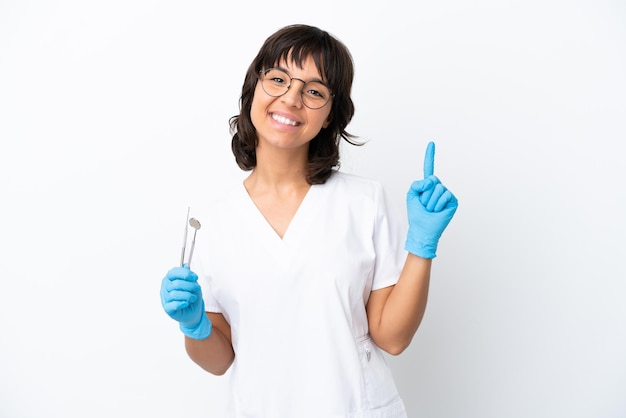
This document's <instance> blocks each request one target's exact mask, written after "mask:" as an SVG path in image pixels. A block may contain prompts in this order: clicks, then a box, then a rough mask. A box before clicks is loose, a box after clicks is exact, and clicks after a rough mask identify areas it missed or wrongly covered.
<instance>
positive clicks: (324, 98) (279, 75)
mask: <svg viewBox="0 0 626 418" xmlns="http://www.w3.org/2000/svg"><path fill="white" fill-rule="evenodd" d="M259 74H260V78H261V87H263V91H264V92H265V93H267V94H268V95H270V96H272V97H280V96H282V95H283V94H285V93H287V91H289V88H291V84H292V82H293V80H298V81H301V82H302V84H303V86H302V90H300V96H301V97H302V103H303V104H304V105H305V106H306V107H308V108H309V109H321V108H322V107H324V106H326V103H328V102H329V101H330V98H331V97H335V95H334V94H333V93H331V91H330V88H329V87H328V86H327V85H326V84H324V83H323V82H321V81H316V80H311V81H304V80H302V79H300V78H292V77H291V76H289V74H287V73H286V72H285V71H283V70H279V69H278V68H269V69H267V70H261V71H259Z"/></svg>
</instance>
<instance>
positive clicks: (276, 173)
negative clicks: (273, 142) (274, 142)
mask: <svg viewBox="0 0 626 418" xmlns="http://www.w3.org/2000/svg"><path fill="white" fill-rule="evenodd" d="M256 151H257V152H256V157H257V164H256V167H255V168H254V170H253V171H252V173H251V174H250V176H249V177H248V180H249V182H254V183H256V184H264V185H267V186H270V187H271V186H273V187H289V186H295V187H301V186H302V185H305V184H308V183H307V181H306V173H307V164H308V148H305V147H303V148H300V149H297V150H275V149H273V150H272V152H265V151H264V150H263V147H257V150H256ZM248 180H247V181H248Z"/></svg>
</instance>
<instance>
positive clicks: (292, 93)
mask: <svg viewBox="0 0 626 418" xmlns="http://www.w3.org/2000/svg"><path fill="white" fill-rule="evenodd" d="M294 81H299V82H300V83H302V85H301V86H300V87H299V88H298V86H294ZM304 84H305V83H304V80H301V79H299V78H292V79H291V82H290V83H289V88H288V89H287V92H286V93H285V94H283V95H282V96H281V97H282V98H283V101H284V102H285V103H287V104H288V105H290V106H296V107H302V104H303V103H302V88H304Z"/></svg>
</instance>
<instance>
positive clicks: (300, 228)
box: [239, 182, 323, 245]
mask: <svg viewBox="0 0 626 418" xmlns="http://www.w3.org/2000/svg"><path fill="white" fill-rule="evenodd" d="M322 187H323V185H319V184H312V185H311V187H309V190H307V192H306V194H305V195H304V197H303V198H302V201H301V202H300V205H299V206H298V209H297V210H296V212H295V213H294V215H293V217H292V218H291V221H290V222H289V225H288V226H287V229H286V230H285V233H284V234H283V237H282V238H281V237H280V235H279V234H278V233H277V232H276V231H275V230H274V228H273V227H272V225H271V224H270V223H269V222H268V220H267V219H266V218H265V216H263V213H261V211H260V210H259V208H258V206H257V205H256V204H255V203H254V200H253V199H252V197H251V196H250V194H249V193H248V190H247V189H246V187H245V185H244V184H243V182H242V183H241V184H240V186H239V190H240V192H241V198H242V200H243V201H244V202H245V203H244V205H245V207H244V210H245V214H246V216H250V220H251V222H250V223H251V224H252V227H253V228H254V231H255V233H258V234H262V235H263V236H264V237H266V238H267V242H278V243H281V244H282V245H292V244H295V243H297V242H299V241H301V240H302V239H303V236H304V235H305V234H306V230H307V229H308V228H309V227H310V225H311V220H312V217H313V215H314V214H315V201H316V198H315V196H316V195H317V194H318V193H319V191H320V189H321V188H322ZM264 241H266V240H264Z"/></svg>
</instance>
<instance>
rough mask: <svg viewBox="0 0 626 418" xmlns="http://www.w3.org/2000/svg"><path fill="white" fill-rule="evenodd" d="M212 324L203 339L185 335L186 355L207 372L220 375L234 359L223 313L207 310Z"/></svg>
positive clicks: (227, 325)
mask: <svg viewBox="0 0 626 418" xmlns="http://www.w3.org/2000/svg"><path fill="white" fill-rule="evenodd" d="M206 315H207V316H208V317H209V320H210V321H211V323H212V324H213V330H212V331H211V335H209V337H208V338H206V339H204V340H195V339H193V338H189V337H187V336H185V349H186V350H187V355H189V358H191V359H192V360H193V361H194V362H195V363H196V364H197V365H198V366H200V367H202V368H203V369H204V370H206V371H207V372H209V373H211V374H214V375H217V376H221V375H223V374H224V373H226V370H228V368H229V367H230V365H231V364H232V363H233V360H234V359H235V353H234V351H233V345H232V340H231V335H230V325H229V324H228V322H226V319H225V318H224V315H222V314H219V313H211V312H207V313H206Z"/></svg>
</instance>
